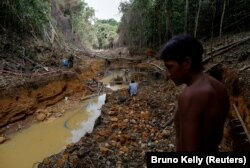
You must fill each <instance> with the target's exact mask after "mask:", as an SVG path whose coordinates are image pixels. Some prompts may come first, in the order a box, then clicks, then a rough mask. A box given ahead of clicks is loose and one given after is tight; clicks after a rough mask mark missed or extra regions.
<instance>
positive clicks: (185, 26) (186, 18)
mask: <svg viewBox="0 0 250 168" xmlns="http://www.w3.org/2000/svg"><path fill="white" fill-rule="evenodd" d="M187 24H188V0H186V5H185V23H184V33H187Z"/></svg>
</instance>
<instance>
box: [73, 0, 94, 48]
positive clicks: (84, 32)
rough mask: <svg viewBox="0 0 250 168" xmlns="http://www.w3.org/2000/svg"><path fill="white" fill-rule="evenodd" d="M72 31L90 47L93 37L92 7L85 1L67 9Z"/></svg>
mask: <svg viewBox="0 0 250 168" xmlns="http://www.w3.org/2000/svg"><path fill="white" fill-rule="evenodd" d="M68 12H69V14H70V21H71V27H72V31H73V32H74V33H76V34H77V35H78V36H79V37H80V38H81V39H82V40H83V41H84V43H85V45H86V47H90V46H91V43H92V39H94V36H95V34H94V26H93V25H92V23H93V22H94V15H95V12H94V9H93V8H91V7H89V6H88V5H87V4H86V3H85V2H83V1H81V2H80V4H79V5H78V6H77V7H75V8H73V9H71V10H70V11H68Z"/></svg>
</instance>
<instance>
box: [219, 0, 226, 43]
mask: <svg viewBox="0 0 250 168" xmlns="http://www.w3.org/2000/svg"><path fill="white" fill-rule="evenodd" d="M226 2H227V0H224V5H223V11H222V14H221V20H220V34H219V36H220V39H221V34H222V26H223V19H224V14H225V10H226Z"/></svg>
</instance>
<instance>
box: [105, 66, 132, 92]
mask: <svg viewBox="0 0 250 168" xmlns="http://www.w3.org/2000/svg"><path fill="white" fill-rule="evenodd" d="M129 76H130V74H129V73H128V75H127V80H128V78H129ZM117 77H122V79H123V81H126V77H125V70H115V71H110V72H108V73H107V74H106V75H105V77H104V78H103V79H102V80H101V82H103V84H104V85H106V87H107V88H110V89H112V90H114V91H116V90H119V89H124V88H128V85H126V84H120V85H110V83H111V82H112V80H113V79H115V78H117Z"/></svg>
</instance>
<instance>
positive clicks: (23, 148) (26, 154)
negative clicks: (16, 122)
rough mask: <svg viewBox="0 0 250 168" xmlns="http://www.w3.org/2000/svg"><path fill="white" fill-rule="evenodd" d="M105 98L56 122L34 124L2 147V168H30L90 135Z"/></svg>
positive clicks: (102, 97)
mask: <svg viewBox="0 0 250 168" xmlns="http://www.w3.org/2000/svg"><path fill="white" fill-rule="evenodd" d="M105 98H106V95H105V94H104V95H101V96H99V97H96V98H94V99H91V100H89V101H87V102H85V103H84V104H83V105H82V106H81V107H79V108H77V109H75V110H73V111H72V112H67V113H65V114H64V116H63V117H61V118H58V119H56V120H53V121H48V122H42V123H38V124H34V125H32V126H31V127H29V128H28V129H25V130H23V131H22V132H19V133H17V134H15V135H14V136H13V137H12V138H11V140H10V141H8V142H6V143H4V144H1V145H0V168H31V167H32V166H33V164H35V163H37V162H40V161H42V160H43V159H44V158H45V157H48V156H50V155H53V154H55V153H58V152H60V151H61V150H62V149H64V148H65V146H66V145H67V144H69V143H71V142H77V141H79V140H80V138H81V137H82V136H83V135H84V134H85V133H86V132H91V131H92V130H93V127H94V123H95V120H96V118H97V117H98V116H99V115H100V110H99V109H100V108H101V106H102V105H103V104H104V102H105Z"/></svg>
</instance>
